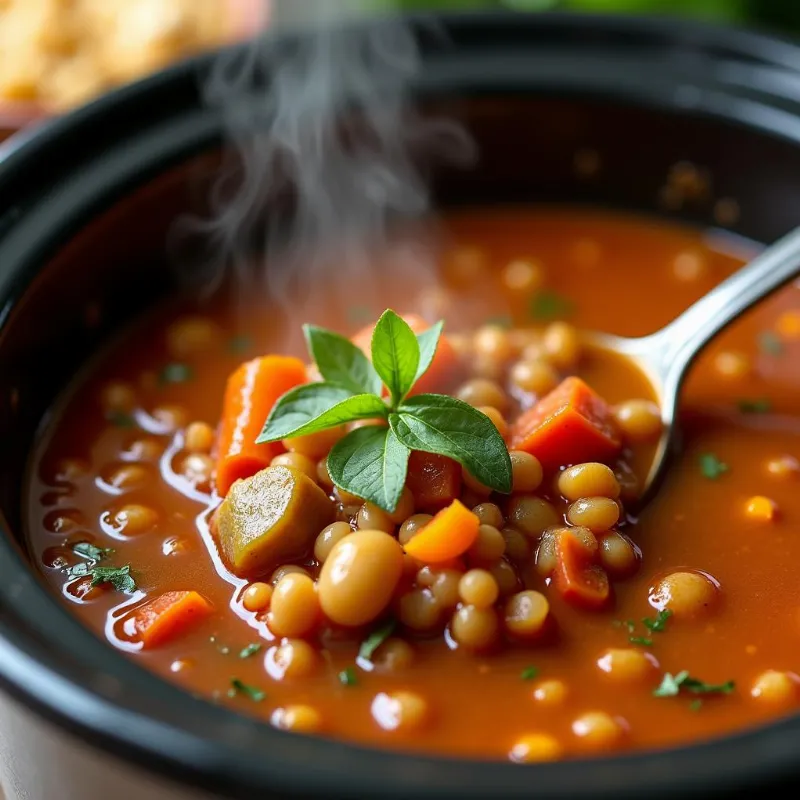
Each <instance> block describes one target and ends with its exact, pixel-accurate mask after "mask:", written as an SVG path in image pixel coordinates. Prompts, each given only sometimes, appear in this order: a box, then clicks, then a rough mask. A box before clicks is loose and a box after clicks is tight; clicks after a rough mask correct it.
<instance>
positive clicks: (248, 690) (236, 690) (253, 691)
mask: <svg viewBox="0 0 800 800" xmlns="http://www.w3.org/2000/svg"><path fill="white" fill-rule="evenodd" d="M239 694H243V695H246V696H247V697H249V698H250V699H251V700H252V701H253V702H254V703H260V702H261V701H262V700H263V699H264V698H265V697H266V696H267V693H266V692H264V691H262V690H261V689H259V688H258V687H257V686H250V685H249V684H247V683H244V682H243V681H240V680H239V679H238V678H231V688H230V689H228V697H236V696H237V695H239Z"/></svg>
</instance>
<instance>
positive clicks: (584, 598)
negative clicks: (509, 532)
mask: <svg viewBox="0 0 800 800" xmlns="http://www.w3.org/2000/svg"><path fill="white" fill-rule="evenodd" d="M411 541H414V540H413V539H412V540H411ZM592 557H593V556H592V552H591V551H590V550H588V549H587V548H586V545H585V544H584V543H583V542H582V541H581V540H580V539H578V537H577V536H575V535H574V534H573V533H571V532H570V530H569V529H567V528H565V529H564V530H562V531H560V532H559V534H558V537H557V539H556V570H555V572H554V573H553V586H554V588H555V589H556V591H557V592H558V593H559V594H560V595H561V596H562V597H563V598H564V600H566V601H567V602H568V603H569V604H570V605H573V606H577V607H578V608H585V609H588V610H590V611H596V610H600V609H602V608H605V607H606V606H607V605H608V603H609V601H610V600H611V584H610V583H609V581H608V575H607V574H606V571H605V570H604V569H603V568H602V567H601V566H599V565H598V564H594V563H592Z"/></svg>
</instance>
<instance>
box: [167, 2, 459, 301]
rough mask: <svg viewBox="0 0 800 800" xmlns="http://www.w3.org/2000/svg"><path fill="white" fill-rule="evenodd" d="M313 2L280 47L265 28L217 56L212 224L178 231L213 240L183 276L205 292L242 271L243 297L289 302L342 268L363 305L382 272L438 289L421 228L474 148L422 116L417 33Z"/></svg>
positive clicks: (448, 126) (210, 99)
mask: <svg viewBox="0 0 800 800" xmlns="http://www.w3.org/2000/svg"><path fill="white" fill-rule="evenodd" d="M283 1H284V2H288V3H291V2H294V0H283ZM315 5H316V7H317V9H318V14H317V18H316V22H315V23H314V27H313V28H312V29H311V30H308V31H303V32H302V33H301V34H300V35H299V36H297V37H294V36H292V35H290V36H289V37H288V38H282V39H278V38H275V37H273V36H272V34H271V33H270V31H269V30H267V31H265V32H264V33H263V34H262V35H261V36H260V37H259V38H258V39H257V40H255V41H254V42H253V44H252V45H251V46H248V47H247V48H245V49H244V50H241V49H240V50H237V51H231V52H226V53H223V54H222V55H220V56H219V58H218V59H217V60H216V63H215V64H214V66H213V69H212V71H211V73H210V75H209V76H208V78H207V80H206V81H205V85H204V98H205V101H206V103H208V105H209V106H211V107H213V108H215V109H219V111H220V113H221V114H222V118H223V121H224V131H225V135H226V139H227V142H228V145H229V148H228V155H227V156H226V160H225V162H224V164H223V166H222V170H221V172H220V176H219V178H218V179H217V180H216V182H215V184H214V186H213V190H212V192H211V197H210V207H209V214H208V215H207V217H205V218H204V219H193V220H183V221H182V224H181V226H180V230H179V233H180V235H181V236H182V237H183V236H185V235H186V234H187V233H190V234H191V235H192V237H193V238H195V239H196V238H197V236H198V235H199V236H200V238H201V240H202V242H203V247H204V251H205V254H204V257H203V258H202V259H199V260H198V259H197V258H193V259H192V263H191V265H187V266H186V267H185V269H184V271H183V276H184V278H186V279H187V280H189V281H191V282H192V283H193V284H194V285H195V286H197V287H199V288H201V289H203V290H204V291H205V292H213V291H214V290H216V289H218V288H219V287H220V286H221V285H223V284H224V283H225V281H226V278H227V277H229V276H231V274H232V276H233V278H234V281H233V284H234V285H235V286H236V287H237V288H238V290H239V291H240V292H241V293H242V294H243V295H244V296H246V297H249V298H261V297H263V298H265V299H266V298H269V299H270V301H271V302H272V303H273V304H278V305H279V304H281V303H284V302H290V299H291V298H294V302H295V303H296V297H297V293H296V291H295V290H296V289H297V287H300V286H306V287H313V286H314V285H315V284H316V281H315V278H316V277H319V276H320V271H321V270H327V269H332V268H335V269H336V270H337V285H340V286H342V287H343V289H344V291H348V292H351V293H352V292H353V290H354V287H357V289H358V292H359V293H360V295H361V296H362V297H364V295H365V293H369V292H370V291H372V292H374V291H376V290H377V289H378V288H379V284H380V282H381V277H382V275H383V274H385V273H383V272H381V270H386V269H390V270H403V274H404V276H405V278H406V279H407V280H410V281H415V282H416V283H418V284H419V285H424V284H426V283H430V282H431V281H433V280H434V279H435V278H434V272H435V270H434V265H433V259H434V257H435V242H436V237H435V235H434V231H433V229H432V227H431V226H430V224H428V223H425V224H424V227H423V222H422V221H423V220H424V219H425V218H426V215H427V213H428V212H429V210H430V196H429V191H428V169H429V168H430V167H431V166H432V165H433V164H434V163H436V162H437V161H439V160H442V159H447V160H455V161H457V162H468V161H469V159H470V158H471V155H472V154H471V145H470V142H469V140H468V138H467V137H466V135H465V134H464V133H463V132H462V131H461V130H460V128H459V127H458V126H456V125H454V124H453V123H451V122H448V121H446V120H441V119H432V118H429V117H425V116H423V115H422V114H421V113H420V111H419V110H418V109H417V108H415V105H414V102H413V98H412V88H413V84H414V81H415V79H416V77H417V75H418V74H419V71H420V68H421V58H420V53H419V50H418V47H417V42H416V40H415V36H414V34H413V32H412V31H411V29H410V28H409V26H408V25H406V24H405V23H404V22H403V21H402V20H400V19H396V18H387V17H380V18H377V17H373V18H370V19H364V18H361V19H358V20H355V19H349V18H345V16H343V12H344V11H345V10H346V7H347V3H346V2H345V0H319V2H318V3H317V4H315ZM399 231H404V232H405V234H406V235H405V236H401V235H399V234H398V232H399ZM254 254H255V255H254ZM379 263H380V268H379V267H378V266H377V265H378V264H379ZM307 297H308V300H309V302H311V301H312V300H313V298H311V296H310V295H307ZM327 300H328V301H331V300H335V298H330V297H329V298H327Z"/></svg>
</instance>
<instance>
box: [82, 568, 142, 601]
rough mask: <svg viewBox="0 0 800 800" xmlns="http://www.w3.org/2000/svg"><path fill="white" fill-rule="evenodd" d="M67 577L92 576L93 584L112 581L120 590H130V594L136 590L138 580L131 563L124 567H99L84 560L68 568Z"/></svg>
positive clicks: (97, 584)
mask: <svg viewBox="0 0 800 800" xmlns="http://www.w3.org/2000/svg"><path fill="white" fill-rule="evenodd" d="M67 577H69V578H83V577H91V579H92V584H91V585H92V586H99V585H100V584H102V583H110V584H111V585H112V586H113V587H114V589H115V590H116V591H118V592H128V593H129V594H130V593H131V592H135V591H136V581H135V580H134V579H133V576H132V575H131V565H130V564H126V565H125V566H124V567H99V566H97V565H92V564H89V563H86V562H84V563H81V564H75V566H73V567H69V569H67Z"/></svg>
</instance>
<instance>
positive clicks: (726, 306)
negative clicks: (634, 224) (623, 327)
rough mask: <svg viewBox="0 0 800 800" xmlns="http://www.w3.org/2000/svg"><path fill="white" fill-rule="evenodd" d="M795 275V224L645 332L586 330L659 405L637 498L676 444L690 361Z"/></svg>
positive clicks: (799, 238) (656, 479)
mask: <svg viewBox="0 0 800 800" xmlns="http://www.w3.org/2000/svg"><path fill="white" fill-rule="evenodd" d="M798 275H800V227H798V228H795V229H794V230H792V231H791V232H790V233H788V234H786V235H785V236H784V237H783V238H781V239H779V240H778V241H777V242H775V243H774V244H772V245H771V246H770V247H768V248H766V249H765V250H763V251H762V252H761V253H760V254H759V255H758V256H756V258H754V259H753V260H752V261H751V262H750V263H749V264H747V265H746V266H744V267H742V268H741V269H740V270H738V271H737V272H735V273H734V274H733V275H731V276H730V277H729V278H727V279H726V280H724V281H723V282H722V283H720V284H719V285H718V286H716V287H714V289H712V290H711V291H710V292H708V294H706V295H704V296H703V297H701V298H700V299H699V300H698V301H697V302H696V303H694V304H693V305H691V306H689V308H687V309H686V311H684V312H683V313H682V314H681V315H680V316H678V317H676V318H675V319H674V320H673V321H672V322H670V323H669V324H668V325H666V326H665V327H663V328H662V329H661V330H659V331H656V332H655V333H651V334H649V335H648V336H642V337H639V338H635V339H632V338H626V337H623V336H614V335H612V334H607V333H592V334H590V335H589V336H588V337H587V344H588V345H589V346H590V347H593V348H595V349H598V350H606V351H609V352H613V353H614V354H616V355H619V356H623V357H625V358H627V359H629V360H630V361H631V362H632V363H633V364H634V365H635V366H636V367H637V368H638V369H639V370H640V371H641V372H642V374H644V375H645V377H646V378H647V379H648V381H649V383H650V385H651V386H652V388H653V392H654V394H655V397H656V399H657V401H658V404H659V407H660V409H661V422H662V433H661V438H660V440H659V442H658V446H657V448H656V452H655V455H654V458H653V462H652V464H651V466H650V470H649V472H648V474H647V478H646V480H645V483H644V487H643V490H642V492H641V494H640V496H639V500H638V504H639V505H640V506H641V505H644V504H645V503H646V502H647V501H648V500H649V499H650V498H651V497H652V496H653V493H654V492H655V491H656V490H657V489H658V486H659V485H660V483H661V481H662V479H663V477H664V474H665V472H666V469H667V466H668V464H669V460H670V457H671V455H672V454H673V453H674V452H675V450H676V449H677V445H678V436H679V434H680V430H679V428H678V424H677V411H678V403H679V401H680V391H681V387H682V385H683V381H684V379H685V377H686V374H687V372H688V370H689V367H690V366H691V364H692V362H693V361H694V360H695V358H697V356H698V355H699V354H700V353H701V352H702V351H703V349H704V348H705V347H706V345H707V344H708V343H709V342H710V341H711V340H712V339H714V338H715V337H716V336H717V334H718V333H720V332H721V331H722V330H724V329H725V328H727V327H728V325H730V324H731V323H732V322H734V321H735V320H736V319H738V318H739V317H741V316H742V315H743V314H744V313H746V312H747V311H749V310H750V309H751V308H752V307H753V306H755V305H756V304H757V303H759V302H760V301H761V300H763V299H764V298H765V297H767V296H768V295H770V294H772V293H773V292H775V291H776V290H778V289H780V288H781V287H782V286H784V285H785V284H786V283H788V282H789V281H791V280H792V279H793V278H796V277H797V276H798Z"/></svg>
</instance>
